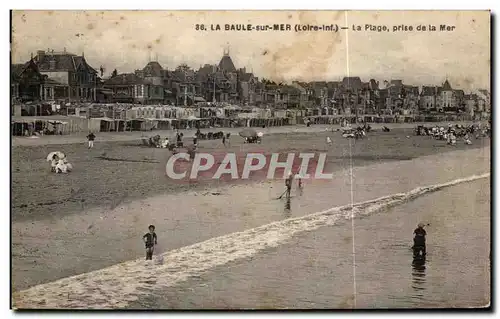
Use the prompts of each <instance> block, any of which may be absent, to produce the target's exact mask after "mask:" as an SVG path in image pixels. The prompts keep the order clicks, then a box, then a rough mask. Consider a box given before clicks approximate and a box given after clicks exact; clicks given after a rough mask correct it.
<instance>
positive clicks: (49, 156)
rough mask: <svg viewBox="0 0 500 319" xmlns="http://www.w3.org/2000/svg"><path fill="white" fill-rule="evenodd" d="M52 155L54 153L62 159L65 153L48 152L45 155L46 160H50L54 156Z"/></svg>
mask: <svg viewBox="0 0 500 319" xmlns="http://www.w3.org/2000/svg"><path fill="white" fill-rule="evenodd" d="M54 155H56V156H57V157H58V158H59V159H63V158H65V157H66V155H65V154H64V153H63V152H60V151H56V152H50V153H49V155H47V162H50V161H52V159H53V158H54Z"/></svg>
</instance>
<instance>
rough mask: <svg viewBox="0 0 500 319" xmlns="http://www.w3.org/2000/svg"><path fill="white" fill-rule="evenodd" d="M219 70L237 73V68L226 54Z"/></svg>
mask: <svg viewBox="0 0 500 319" xmlns="http://www.w3.org/2000/svg"><path fill="white" fill-rule="evenodd" d="M219 68H220V69H221V70H222V71H225V72H236V67H235V66H234V63H233V60H231V57H230V56H229V55H228V54H224V56H223V57H222V59H221V60H220V62H219Z"/></svg>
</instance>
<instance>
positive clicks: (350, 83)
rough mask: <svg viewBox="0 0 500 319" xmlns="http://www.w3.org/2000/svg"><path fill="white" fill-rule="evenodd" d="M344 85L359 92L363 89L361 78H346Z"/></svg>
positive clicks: (343, 81) (343, 80)
mask: <svg viewBox="0 0 500 319" xmlns="http://www.w3.org/2000/svg"><path fill="white" fill-rule="evenodd" d="M342 85H344V87H346V88H350V89H353V90H359V89H361V86H362V82H361V79H360V78H359V76H353V77H345V78H343V79H342Z"/></svg>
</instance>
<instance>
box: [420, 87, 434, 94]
mask: <svg viewBox="0 0 500 319" xmlns="http://www.w3.org/2000/svg"><path fill="white" fill-rule="evenodd" d="M420 95H422V96H433V95H436V87H435V86H423V87H422V93H420Z"/></svg>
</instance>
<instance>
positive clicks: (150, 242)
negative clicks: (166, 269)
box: [142, 225, 158, 260]
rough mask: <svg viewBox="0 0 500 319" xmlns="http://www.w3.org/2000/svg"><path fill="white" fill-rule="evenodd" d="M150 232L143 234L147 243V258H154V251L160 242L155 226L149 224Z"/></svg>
mask: <svg viewBox="0 0 500 319" xmlns="http://www.w3.org/2000/svg"><path fill="white" fill-rule="evenodd" d="M148 228H149V232H148V233H146V234H145V235H144V236H142V239H143V240H144V243H145V244H146V260H153V252H154V247H155V245H157V244H158V237H157V236H156V233H155V226H154V225H149V227H148Z"/></svg>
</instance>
